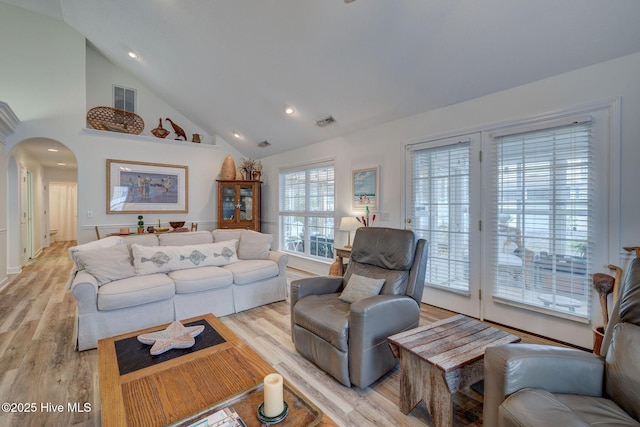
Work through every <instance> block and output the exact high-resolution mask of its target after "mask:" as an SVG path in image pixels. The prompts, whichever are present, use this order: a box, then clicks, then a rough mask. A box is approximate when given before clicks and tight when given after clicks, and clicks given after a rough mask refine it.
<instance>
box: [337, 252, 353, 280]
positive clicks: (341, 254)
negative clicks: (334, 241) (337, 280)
mask: <svg viewBox="0 0 640 427" xmlns="http://www.w3.org/2000/svg"><path fill="white" fill-rule="evenodd" d="M335 249H336V257H337V258H338V263H339V264H340V275H341V276H344V259H345V258H350V257H351V248H335Z"/></svg>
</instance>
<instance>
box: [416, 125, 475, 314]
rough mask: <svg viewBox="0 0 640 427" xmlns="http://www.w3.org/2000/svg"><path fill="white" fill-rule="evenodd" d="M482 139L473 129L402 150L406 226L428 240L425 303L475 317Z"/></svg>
mask: <svg viewBox="0 0 640 427" xmlns="http://www.w3.org/2000/svg"><path fill="white" fill-rule="evenodd" d="M480 141H481V139H480V134H475V133H474V134H469V135H462V136H458V137H452V138H445V139H439V140H434V141H427V142H423V143H419V144H412V145H409V146H407V151H406V166H407V167H406V170H407V185H406V188H407V194H406V197H405V199H406V213H407V216H406V221H405V222H406V228H407V229H411V230H413V231H414V232H415V233H416V234H417V236H418V237H420V238H424V239H426V240H427V241H428V243H429V257H428V264H427V274H426V277H425V283H424V285H425V289H424V293H423V302H425V303H427V304H431V305H435V306H438V307H442V308H445V309H448V310H453V311H456V312H458V313H463V314H466V315H468V316H472V317H476V318H479V317H480V286H481V282H480V277H481V274H480V258H481V257H480V256H479V254H480V250H479V248H480V232H479V224H480V223H479V220H480V207H481V196H480V194H481V185H480V184H481V179H480V170H481V168H480V161H479V160H480V159H479V156H480ZM474 254H475V255H476V256H473V255H474Z"/></svg>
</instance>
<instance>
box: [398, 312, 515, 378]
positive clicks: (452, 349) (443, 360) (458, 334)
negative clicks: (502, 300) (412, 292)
mask: <svg viewBox="0 0 640 427" xmlns="http://www.w3.org/2000/svg"><path fill="white" fill-rule="evenodd" d="M519 341H520V337H518V336H516V335H512V334H510V333H508V332H505V331H502V330H500V329H497V328H494V327H493V326H490V325H487V324H485V323H482V322H480V321H478V320H475V319H472V318H470V317H467V316H464V315H461V314H459V315H456V316H452V317H450V318H447V319H443V320H440V321H437V322H434V323H431V324H429V325H424V326H421V327H418V328H415V329H411V330H408V331H405V332H401V333H399V334H396V335H393V336H391V337H389V338H388V342H389V345H390V347H391V350H392V351H393V353H394V355H395V356H396V357H399V352H400V348H403V349H405V350H407V351H410V352H411V353H413V354H415V355H416V356H418V357H419V358H421V359H422V360H425V361H427V362H429V363H431V364H432V365H434V366H437V367H438V368H439V369H441V370H443V371H444V372H449V371H452V370H455V369H458V368H460V367H461V366H464V365H468V364H470V363H473V362H475V361H477V360H479V359H482V358H483V357H484V350H485V349H486V348H487V347H489V346H494V345H501V344H508V343H514V342H519Z"/></svg>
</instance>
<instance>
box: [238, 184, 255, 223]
mask: <svg viewBox="0 0 640 427" xmlns="http://www.w3.org/2000/svg"><path fill="white" fill-rule="evenodd" d="M240 221H253V187H240Z"/></svg>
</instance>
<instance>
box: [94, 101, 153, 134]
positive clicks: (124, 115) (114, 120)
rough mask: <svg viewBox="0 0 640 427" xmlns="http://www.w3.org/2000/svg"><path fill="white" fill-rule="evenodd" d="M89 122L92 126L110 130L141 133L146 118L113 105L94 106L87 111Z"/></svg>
mask: <svg viewBox="0 0 640 427" xmlns="http://www.w3.org/2000/svg"><path fill="white" fill-rule="evenodd" d="M87 122H89V125H91V127H92V128H94V129H97V130H105V131H109V132H120V133H129V134H132V135H140V134H141V133H142V131H143V130H144V120H142V117H140V116H139V115H137V114H136V113H131V112H129V111H124V110H119V109H117V108H112V107H94V108H92V109H90V110H89V112H88V113H87Z"/></svg>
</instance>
